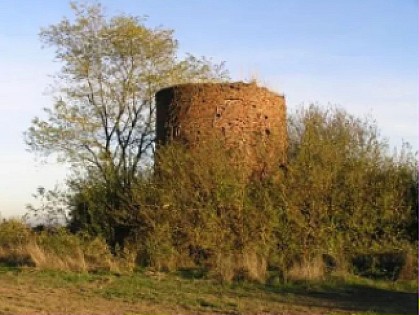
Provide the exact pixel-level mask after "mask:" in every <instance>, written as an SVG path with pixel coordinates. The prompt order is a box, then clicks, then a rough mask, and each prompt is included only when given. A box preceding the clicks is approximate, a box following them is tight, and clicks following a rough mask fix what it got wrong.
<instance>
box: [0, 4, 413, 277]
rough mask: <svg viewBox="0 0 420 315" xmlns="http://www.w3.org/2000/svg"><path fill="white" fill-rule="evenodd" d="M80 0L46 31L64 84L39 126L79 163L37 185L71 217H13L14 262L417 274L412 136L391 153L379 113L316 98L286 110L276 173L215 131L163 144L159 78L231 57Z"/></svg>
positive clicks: (0, 237) (260, 272) (9, 228)
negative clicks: (188, 46)
mask: <svg viewBox="0 0 420 315" xmlns="http://www.w3.org/2000/svg"><path fill="white" fill-rule="evenodd" d="M74 10H75V13H76V19H75V21H74V22H70V21H69V20H67V19H64V20H63V21H62V22H60V23H59V24H57V25H53V26H51V27H49V28H47V29H45V30H44V31H43V32H42V38H43V40H44V41H45V42H46V43H47V44H50V45H52V46H54V47H56V49H57V58H58V59H59V60H61V61H62V62H63V63H64V67H63V70H62V72H61V77H62V78H63V79H64V81H63V83H65V84H66V85H64V86H59V87H58V88H59V89H58V91H57V102H56V105H55V107H54V108H53V109H47V110H46V115H47V118H46V119H45V120H42V119H38V118H36V119H35V120H34V121H33V125H32V127H31V128H30V129H29V131H28V133H27V141H28V145H29V146H30V147H31V148H32V149H34V150H35V151H39V152H41V153H45V154H50V153H58V154H60V156H61V158H63V159H64V160H66V161H67V162H70V163H71V165H72V167H73V168H72V170H73V171H74V172H73V176H72V178H71V179H70V180H69V183H68V186H69V188H70V190H69V192H68V193H67V195H66V196H64V197H63V196H62V195H60V194H55V192H45V191H41V193H42V194H41V197H45V196H46V197H47V200H50V201H51V200H57V198H60V199H59V201H60V203H59V204H60V206H59V207H58V206H57V207H56V211H54V207H51V206H43V207H41V208H39V209H38V208H32V210H33V211H35V212H38V214H40V213H42V211H43V210H45V211H46V212H47V214H48V217H50V218H51V216H55V215H65V216H66V220H65V222H67V225H66V226H65V227H63V228H53V227H51V226H48V228H47V230H46V231H41V232H34V231H31V230H29V229H28V228H26V227H24V226H23V225H21V224H19V223H17V222H15V221H10V222H5V223H3V224H2V225H0V250H1V255H2V256H1V257H3V258H2V259H3V261H7V262H9V263H14V264H18V265H25V264H32V265H35V266H37V267H41V268H44V267H45V268H58V269H71V270H99V269H106V270H132V269H133V268H134V265H137V266H146V267H150V268H153V269H155V270H158V271H176V270H185V269H189V270H195V272H197V273H199V274H201V275H202V276H203V277H208V278H212V279H218V280H221V281H225V282H232V281H235V280H242V279H246V280H251V281H256V282H266V281H268V282H273V281H274V282H288V281H289V280H299V279H302V278H303V279H306V280H307V279H321V278H324V277H327V276H328V274H330V273H335V274H337V273H341V274H351V273H358V274H361V275H365V276H370V277H376V278H378V277H379V278H380V277H385V278H389V279H392V280H397V279H399V278H409V279H413V278H416V277H417V255H416V254H417V246H418V242H417V236H418V234H417V222H418V213H417V207H418V189H417V187H418V173H417V169H418V163H417V159H416V157H415V156H414V154H413V153H411V151H410V149H409V148H408V147H403V148H401V149H400V150H399V151H398V152H397V153H395V154H391V153H390V149H389V147H388V145H387V144H386V142H385V141H383V140H382V139H381V137H380V135H379V132H378V130H377V128H376V126H375V124H374V123H373V122H372V121H370V120H369V119H364V120H363V119H359V118H356V117H354V116H352V115H350V114H348V113H346V112H345V111H343V110H340V109H334V108H328V109H322V108H320V107H317V106H310V107H309V108H302V109H300V110H298V111H297V112H296V113H294V114H292V115H290V118H289V121H288V137H289V149H288V161H287V166H284V165H282V166H281V167H279V168H278V169H275V170H272V171H271V172H269V173H267V174H265V175H264V176H251V178H248V177H247V176H245V175H244V174H247V173H248V172H246V171H245V170H244V169H243V166H242V165H241V163H233V162H232V161H237V162H238V161H240V160H241V157H238V156H235V155H237V154H238V153H237V152H235V151H234V150H228V149H226V148H225V147H224V146H223V143H220V142H218V141H217V140H215V141H214V143H207V144H206V146H199V147H197V148H195V149H194V150H192V149H190V148H185V147H184V146H182V145H180V144H177V143H173V144H172V145H168V146H166V147H164V148H160V150H159V151H158V152H157V153H156V155H154V154H155V152H154V143H153V135H154V114H155V108H154V106H155V104H154V101H153V95H154V93H155V92H156V91H157V90H158V89H159V88H161V87H163V86H166V85H168V84H173V83H177V82H185V81H200V82H201V81H206V80H210V81H211V80H223V79H224V78H226V74H225V72H224V71H223V69H222V68H221V67H219V66H214V65H212V64H211V63H209V62H208V61H206V60H205V59H203V60H201V59H196V58H193V57H189V58H187V59H185V60H181V61H180V60H178V58H177V57H176V41H175V40H174V39H173V38H172V32H171V31H169V30H165V29H149V28H147V27H146V26H145V25H143V24H142V23H141V20H139V19H138V18H135V17H127V16H118V17H115V18H113V19H106V18H105V16H104V15H103V11H102V9H101V7H100V6H93V7H89V6H88V7H85V6H75V7H74ZM99 48H100V49H99ZM261 150H262V149H261ZM261 152H262V153H263V152H264V151H263V150H262V151H261ZM262 156H264V154H262ZM153 160H155V161H156V163H155V166H151V164H152V163H151V162H152V161H153ZM50 197H51V198H50ZM63 202H64V203H65V204H66V206H67V207H68V208H69V211H68V212H66V211H64V210H63V207H62V206H61V204H62V203H63ZM57 204H58V203H56V204H53V205H57ZM48 222H50V224H52V223H54V222H55V221H54V220H50V221H48Z"/></svg>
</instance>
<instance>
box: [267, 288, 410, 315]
mask: <svg viewBox="0 0 420 315" xmlns="http://www.w3.org/2000/svg"><path fill="white" fill-rule="evenodd" d="M266 290H267V291H270V292H273V293H274V292H277V293H283V294H284V293H289V294H293V296H294V298H293V300H295V301H298V302H299V305H304V306H312V307H325V308H331V309H334V310H342V311H356V312H375V313H379V314H418V294H417V293H411V292H399V291H393V290H391V289H389V290H388V289H379V288H374V287H370V286H368V285H359V284H341V285H337V286H334V288H329V289H322V288H320V289H311V288H306V289H304V288H302V287H298V288H293V287H290V288H289V289H288V288H281V287H279V288H275V287H269V286H267V287H266ZM274 299H275V298H274Z"/></svg>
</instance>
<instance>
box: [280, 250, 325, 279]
mask: <svg viewBox="0 0 420 315" xmlns="http://www.w3.org/2000/svg"><path fill="white" fill-rule="evenodd" d="M325 273H326V270H325V264H324V261H323V260H322V257H321V256H317V257H315V258H314V259H312V260H310V261H303V262H301V263H295V264H293V266H292V268H290V270H289V271H288V273H287V276H288V278H289V279H290V280H292V281H299V280H310V281H314V280H324V279H325Z"/></svg>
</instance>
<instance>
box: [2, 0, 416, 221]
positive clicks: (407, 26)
mask: <svg viewBox="0 0 420 315" xmlns="http://www.w3.org/2000/svg"><path fill="white" fill-rule="evenodd" d="M102 4H103V5H104V6H105V7H106V8H107V12H108V14H109V15H114V14H118V13H128V14H132V15H138V16H142V15H148V16H149V19H148V21H147V22H146V24H147V25H149V26H152V27H155V26H159V25H162V26H164V27H167V28H172V29H174V30H175V37H176V38H177V39H178V40H179V43H180V54H181V55H182V54H184V53H185V52H190V53H193V54H194V55H198V56H201V55H203V56H206V57H212V58H213V60H214V61H216V62H218V61H226V66H227V68H228V69H229V70H230V71H231V74H232V77H233V79H234V80H242V79H250V78H251V77H257V78H258V80H259V81H260V82H261V83H262V84H264V85H266V86H267V87H269V88H270V89H272V90H274V91H276V92H279V93H282V94H285V96H286V101H287V105H288V108H289V110H291V111H293V109H294V108H296V107H297V106H298V105H300V104H309V103H311V102H316V103H319V104H321V105H328V104H335V105H338V106H341V107H343V108H345V109H346V110H347V111H348V112H350V113H352V114H355V115H358V116H364V115H371V116H372V117H374V118H375V119H376V121H377V123H378V126H379V128H380V130H381V131H382V135H383V136H384V137H387V138H389V142H390V144H391V146H400V145H401V143H402V140H403V139H404V140H406V141H408V142H409V143H411V145H412V146H413V147H414V149H415V150H417V149H418V51H417V49H418V46H417V40H418V33H417V32H418V22H417V19H418V3H417V1H414V0H404V1H401V0H387V1H383V0H382V1H377V0H353V1H336V0H334V1H333V0H318V1H313V0H305V1H303V0H301V1H300V0H259V1H255V0H253V1H251V0H250V1H234V0H230V1H222V0H211V1H210V0H199V1H198V0H180V1H168V0H142V1H134V0H133V1H128V0H123V1H102ZM63 16H71V12H70V9H69V5H68V2H67V1H60V0H56V1H51V0H45V1H40V0H37V1H36V0H31V1H29V0H15V1H11V0H10V1H9V0H0V57H1V58H0V69H1V72H0V125H1V126H2V130H3V132H1V133H0V145H1V146H0V147H1V151H0V213H1V214H2V215H3V216H9V215H21V214H23V213H24V212H25V204H27V203H28V202H32V197H31V194H32V193H33V192H34V191H35V189H36V187H38V186H39V185H43V186H46V187H47V188H52V187H53V186H54V185H55V184H56V183H60V182H62V181H63V179H64V177H65V168H64V167H62V166H58V165H56V164H54V163H50V164H47V165H43V164H41V163H40V162H39V161H37V160H36V159H35V157H34V156H33V155H32V154H31V153H28V152H26V151H25V149H26V148H25V144H24V141H23V136H22V133H23V132H24V131H25V130H26V129H27V128H28V126H29V125H30V120H31V119H32V118H33V117H34V116H35V115H39V114H41V109H42V107H45V106H46V107H49V106H51V104H52V101H51V97H50V96H48V95H47V94H45V91H46V90H47V88H48V85H49V84H51V83H52V82H53V81H52V78H51V77H49V75H51V74H53V73H54V72H56V71H57V70H58V69H59V65H58V64H57V63H54V62H53V58H54V55H53V50H52V49H42V48H41V43H40V41H39V39H38V33H39V30H40V28H41V27H44V26H48V25H50V24H53V23H57V22H58V21H59V20H60V19H61V18H62V17H63Z"/></svg>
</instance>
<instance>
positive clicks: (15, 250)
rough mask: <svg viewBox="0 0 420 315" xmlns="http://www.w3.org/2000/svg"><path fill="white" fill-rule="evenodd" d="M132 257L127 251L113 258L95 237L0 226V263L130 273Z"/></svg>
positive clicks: (11, 224) (20, 224)
mask: <svg viewBox="0 0 420 315" xmlns="http://www.w3.org/2000/svg"><path fill="white" fill-rule="evenodd" d="M134 260H135V257H134V255H132V254H130V253H129V252H128V251H127V250H125V251H123V252H121V253H118V255H113V254H112V253H111V252H110V250H109V248H108V245H107V244H106V242H105V241H104V240H103V239H100V238H98V237H96V238H88V237H83V236H82V235H76V234H71V233H69V232H67V231H66V229H65V228H57V229H53V230H49V231H42V232H34V231H32V230H31V229H30V228H29V227H28V226H27V225H25V224H24V223H23V222H21V221H19V220H16V219H11V220H4V221H3V222H2V223H0V263H1V264H5V265H8V266H31V267H36V268H40V269H53V270H67V271H79V272H87V271H93V272H97V271H112V272H124V271H132V270H133V268H134V266H135V264H134Z"/></svg>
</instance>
